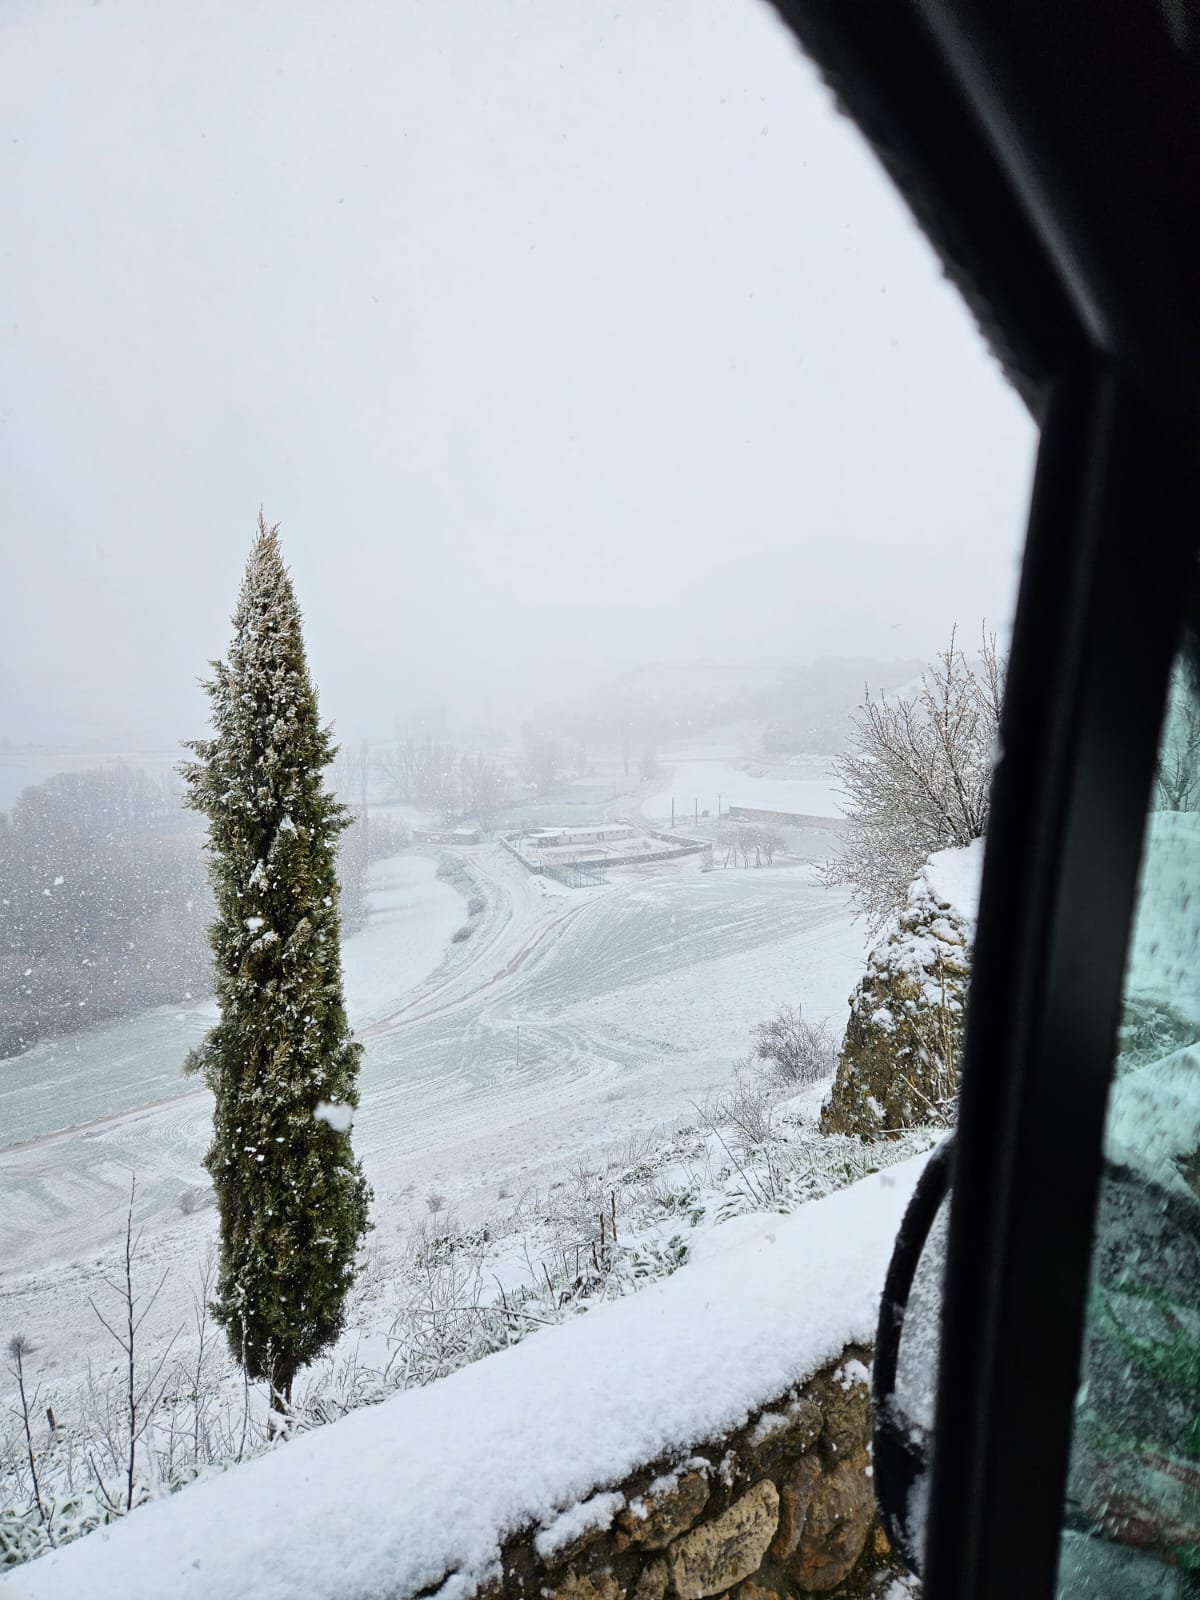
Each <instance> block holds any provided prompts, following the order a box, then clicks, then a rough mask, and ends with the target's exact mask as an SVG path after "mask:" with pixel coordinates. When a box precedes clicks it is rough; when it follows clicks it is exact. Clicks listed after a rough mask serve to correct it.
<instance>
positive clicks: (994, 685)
mask: <svg viewBox="0 0 1200 1600" xmlns="http://www.w3.org/2000/svg"><path fill="white" fill-rule="evenodd" d="M1006 667H1007V658H1006V657H1004V656H1002V655H1001V654H999V653H998V651H997V649H996V639H995V635H994V634H988V633H986V632H985V633H984V636H983V640H982V644H981V648H980V653H979V659H978V661H977V662H976V663H971V662H969V661H968V660H967V658H966V656H965V655H964V653H963V651H962V650H961V649H960V648H959V645H958V641H957V631H955V632H954V633H952V634H951V635H950V643H949V645H948V646H947V647H946V649H945V650H943V651H942V653H941V655H939V656H938V658H937V660H936V661H935V662H934V663H933V665H932V666H930V667H929V668H928V670H927V671H926V672H924V673H923V674H922V676H921V683H920V688H919V689H918V690H917V692H916V694H915V695H913V696H912V697H910V698H906V697H903V696H898V695H892V696H887V695H883V694H880V695H879V696H878V697H877V698H876V697H873V696H872V695H871V692H870V690H869V689H868V690H867V691H866V695H865V698H864V700H863V704H862V705H861V706H860V708H859V710H858V712H857V714H856V715H855V717H854V718H853V725H854V734H853V738H852V741H851V748H850V750H849V751H848V752H847V753H846V754H845V755H843V756H839V757H838V758H837V763H836V766H837V773H838V777H839V778H840V779H841V783H842V794H843V797H844V799H845V802H846V804H845V814H846V816H847V818H848V819H849V823H850V827H849V830H848V833H847V837H846V841H845V844H844V846H843V848H842V850H841V852H840V853H839V854H838V855H837V856H835V857H834V858H833V860H832V861H831V862H829V864H828V866H827V868H826V881H827V882H829V883H845V884H849V886H850V889H851V892H852V894H853V898H854V901H855V904H856V905H857V908H858V910H859V912H860V913H861V914H862V915H864V916H865V917H866V918H867V920H868V922H869V923H870V924H871V926H872V927H878V926H879V925H880V924H881V923H882V922H883V921H884V920H885V918H886V917H887V916H888V915H889V913H890V912H892V911H893V910H894V909H896V907H898V906H900V905H902V904H903V903H904V896H905V892H906V891H907V889H908V885H909V884H910V883H911V882H912V880H913V878H914V877H915V876H916V874H917V872H918V871H919V870H920V868H921V866H922V864H923V863H924V862H925V861H926V860H927V859H928V857H929V856H930V855H931V854H932V853H933V852H934V851H935V850H944V849H948V848H950V847H951V846H954V845H967V844H970V842H971V840H972V839H978V838H980V837H982V835H983V833H984V832H985V831H986V829H987V822H988V808H989V804H990V799H991V787H992V767H993V765H994V762H995V755H996V749H997V740H998V736H999V728H1000V705H1001V701H1002V698H1003V693H1004V675H1005V670H1006Z"/></svg>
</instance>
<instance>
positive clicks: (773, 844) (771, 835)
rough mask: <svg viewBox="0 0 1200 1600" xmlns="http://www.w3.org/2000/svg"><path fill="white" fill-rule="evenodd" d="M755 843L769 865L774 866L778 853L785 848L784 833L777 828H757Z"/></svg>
mask: <svg viewBox="0 0 1200 1600" xmlns="http://www.w3.org/2000/svg"><path fill="white" fill-rule="evenodd" d="M754 843H755V847H756V849H758V850H759V851H761V852H762V857H763V860H764V861H765V862H766V863H767V865H768V866H769V867H771V866H774V864H775V856H776V853H777V852H778V851H780V850H782V849H783V835H782V834H781V833H780V832H779V831H778V830H777V829H775V828H756V829H755V831H754Z"/></svg>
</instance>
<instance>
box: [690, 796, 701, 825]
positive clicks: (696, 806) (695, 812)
mask: <svg viewBox="0 0 1200 1600" xmlns="http://www.w3.org/2000/svg"><path fill="white" fill-rule="evenodd" d="M692 822H693V824H694V825H695V826H696V827H697V828H698V827H699V826H700V797H699V796H698V795H697V797H696V798H695V799H694V800H693V801H692Z"/></svg>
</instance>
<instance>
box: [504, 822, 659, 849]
mask: <svg viewBox="0 0 1200 1600" xmlns="http://www.w3.org/2000/svg"><path fill="white" fill-rule="evenodd" d="M634 831H635V830H634V829H633V828H632V827H631V826H630V824H629V823H627V822H605V823H600V824H599V825H598V826H596V827H592V828H587V827H584V828H539V829H538V831H537V832H536V833H529V834H526V835H525V842H526V844H527V845H529V846H530V847H531V848H532V849H534V850H562V849H565V848H567V847H572V848H574V847H576V846H580V845H585V844H608V843H610V842H612V841H614V840H618V839H620V840H626V839H632V838H633V837H634Z"/></svg>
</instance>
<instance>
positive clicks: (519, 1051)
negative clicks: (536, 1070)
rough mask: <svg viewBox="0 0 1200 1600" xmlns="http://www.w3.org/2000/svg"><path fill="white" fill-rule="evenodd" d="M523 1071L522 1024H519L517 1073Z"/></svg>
mask: <svg viewBox="0 0 1200 1600" xmlns="http://www.w3.org/2000/svg"><path fill="white" fill-rule="evenodd" d="M520 1070H521V1024H520V1023H519V1022H518V1023H517V1071H518V1072H520Z"/></svg>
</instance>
